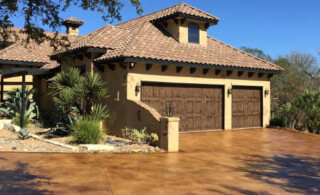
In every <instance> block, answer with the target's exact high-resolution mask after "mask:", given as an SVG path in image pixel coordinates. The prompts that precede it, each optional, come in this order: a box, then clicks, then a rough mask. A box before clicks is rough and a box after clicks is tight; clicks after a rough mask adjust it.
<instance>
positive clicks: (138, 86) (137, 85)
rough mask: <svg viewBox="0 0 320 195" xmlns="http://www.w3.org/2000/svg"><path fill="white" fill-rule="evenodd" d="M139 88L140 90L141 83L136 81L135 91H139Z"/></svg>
mask: <svg viewBox="0 0 320 195" xmlns="http://www.w3.org/2000/svg"><path fill="white" fill-rule="evenodd" d="M140 90H141V84H140V83H137V84H136V88H135V91H136V93H139V92H140Z"/></svg>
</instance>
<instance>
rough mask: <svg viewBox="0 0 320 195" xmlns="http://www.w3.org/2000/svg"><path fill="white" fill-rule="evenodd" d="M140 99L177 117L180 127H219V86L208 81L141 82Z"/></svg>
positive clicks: (181, 129)
mask: <svg viewBox="0 0 320 195" xmlns="http://www.w3.org/2000/svg"><path fill="white" fill-rule="evenodd" d="M141 100H142V101H143V102H145V103H146V104H148V105H149V106H151V107H153V108H155V109H156V110H157V111H158V112H159V113H160V114H161V115H162V116H166V106H168V105H170V104H171V105H172V106H173V107H174V116H176V117H180V131H197V130H213V129H223V88H222V87H219V86H210V85H187V84H168V83H142V89H141Z"/></svg>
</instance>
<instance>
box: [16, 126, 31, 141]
mask: <svg viewBox="0 0 320 195" xmlns="http://www.w3.org/2000/svg"><path fill="white" fill-rule="evenodd" d="M18 136H19V139H22V140H25V139H28V138H29V137H30V136H29V131H28V129H26V128H23V129H20V131H19V132H18Z"/></svg>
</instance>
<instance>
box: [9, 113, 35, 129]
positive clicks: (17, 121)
mask: <svg viewBox="0 0 320 195" xmlns="http://www.w3.org/2000/svg"><path fill="white" fill-rule="evenodd" d="M20 119H21V115H20V114H16V116H14V117H13V118H12V124H14V125H17V126H19V127H20ZM30 123H32V120H31V119H30V116H28V115H24V125H25V126H27V125H28V124H30Z"/></svg>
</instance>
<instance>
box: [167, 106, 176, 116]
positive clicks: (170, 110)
mask: <svg viewBox="0 0 320 195" xmlns="http://www.w3.org/2000/svg"><path fill="white" fill-rule="evenodd" d="M166 111H167V117H173V111H174V107H173V106H172V105H171V104H169V106H167V108H166Z"/></svg>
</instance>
